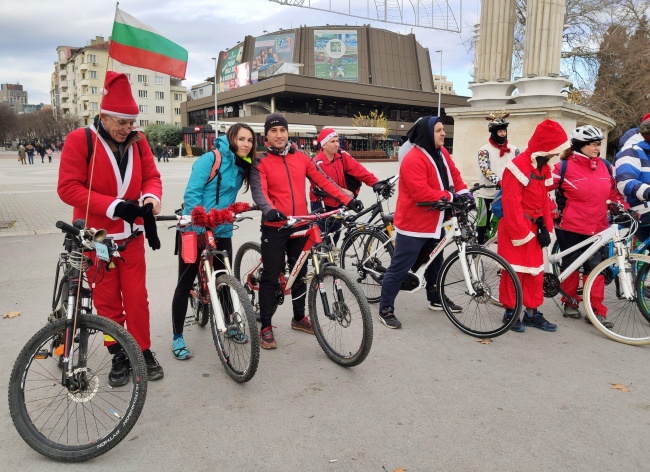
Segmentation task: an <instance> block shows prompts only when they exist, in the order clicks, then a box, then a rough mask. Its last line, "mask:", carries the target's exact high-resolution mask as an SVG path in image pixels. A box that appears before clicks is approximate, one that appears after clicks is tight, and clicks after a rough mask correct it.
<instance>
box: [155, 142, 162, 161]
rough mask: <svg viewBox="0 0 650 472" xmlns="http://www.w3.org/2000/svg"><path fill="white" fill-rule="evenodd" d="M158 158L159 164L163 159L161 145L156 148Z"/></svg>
mask: <svg viewBox="0 0 650 472" xmlns="http://www.w3.org/2000/svg"><path fill="white" fill-rule="evenodd" d="M156 157H157V158H158V162H160V159H162V157H163V147H162V144H160V143H158V145H157V146H156Z"/></svg>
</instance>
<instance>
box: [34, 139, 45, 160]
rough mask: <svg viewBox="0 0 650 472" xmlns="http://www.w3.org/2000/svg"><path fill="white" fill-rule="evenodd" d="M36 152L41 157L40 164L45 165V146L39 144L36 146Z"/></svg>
mask: <svg viewBox="0 0 650 472" xmlns="http://www.w3.org/2000/svg"><path fill="white" fill-rule="evenodd" d="M36 152H37V153H38V154H39V155H40V156H41V163H43V164H45V146H43V145H42V144H40V143H39V144H37V145H36Z"/></svg>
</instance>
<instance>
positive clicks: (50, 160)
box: [45, 147, 52, 163]
mask: <svg viewBox="0 0 650 472" xmlns="http://www.w3.org/2000/svg"><path fill="white" fill-rule="evenodd" d="M45 154H47V160H48V161H49V162H50V163H51V162H52V148H51V147H48V148H47V149H46V150H45Z"/></svg>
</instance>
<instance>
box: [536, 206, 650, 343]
mask: <svg viewBox="0 0 650 472" xmlns="http://www.w3.org/2000/svg"><path fill="white" fill-rule="evenodd" d="M608 208H609V210H610V215H612V219H613V221H612V222H613V224H612V225H611V226H610V227H608V228H606V229H604V230H603V231H601V232H600V233H597V234H595V235H593V236H592V237H590V238H588V239H586V240H584V241H583V242H581V243H579V244H576V245H574V246H572V247H570V248H568V249H565V250H564V251H559V252H557V253H550V254H549V255H548V259H547V261H546V262H545V269H544V296H545V297H549V298H552V297H555V296H556V295H557V294H558V293H561V294H562V295H563V296H564V297H565V298H566V299H567V300H568V302H569V303H570V304H572V305H574V306H578V304H579V302H578V300H575V299H573V298H571V297H569V296H568V295H567V294H566V293H565V292H564V291H563V290H562V288H561V287H560V284H561V283H562V281H564V280H566V278H567V277H569V275H571V274H572V273H573V272H575V271H576V270H580V268H581V267H582V265H583V264H584V263H585V262H586V261H587V260H588V259H589V258H590V257H591V256H592V255H593V254H595V253H596V252H597V251H599V250H601V249H602V248H604V247H607V246H608V245H609V243H610V242H612V243H613V246H614V252H613V254H614V255H613V256H612V257H609V258H608V259H605V260H604V261H602V262H601V263H600V264H598V265H597V266H596V267H595V268H594V269H593V270H592V271H591V272H590V273H589V276H588V277H587V280H586V281H585V283H584V287H583V303H584V308H585V313H586V315H587V317H588V319H589V321H590V322H591V324H593V325H594V326H595V327H596V328H597V329H598V331H600V332H601V333H603V334H604V335H605V336H607V337H608V338H610V339H613V340H615V341H618V342H621V343H625V344H633V345H642V344H650V312H649V311H648V307H647V304H646V303H645V301H644V294H645V293H648V287H647V286H646V283H647V282H646V279H647V277H646V275H647V271H648V267H649V266H648V264H650V256H647V255H644V254H638V253H634V252H632V251H631V250H630V244H629V240H630V239H631V238H632V236H633V235H634V233H635V232H636V230H637V228H638V220H637V217H636V215H635V214H634V212H629V211H625V210H624V209H623V206H622V205H620V204H616V203H612V202H608ZM619 225H622V226H626V227H627V228H622V229H621V228H619ZM581 249H582V250H583V251H584V252H583V253H582V254H581V255H580V256H579V257H578V258H577V259H576V260H575V261H574V262H573V263H572V264H571V265H570V266H569V267H567V268H566V269H565V270H564V271H560V272H559V273H558V275H556V274H555V272H554V269H553V266H555V267H556V269H555V270H557V267H559V261H560V260H561V259H562V257H563V256H566V255H567V254H570V253H572V252H575V251H577V250H581ZM635 268H640V269H639V274H638V275H637V276H636V277H635V275H634V273H635V270H636V269H635ZM600 276H602V277H603V278H604V285H605V290H604V299H603V304H604V305H605V306H606V307H607V308H608V312H607V316H606V317H605V318H602V319H599V318H598V317H597V316H596V315H597V314H598V313H597V311H596V310H595V309H594V307H593V306H592V301H591V291H592V289H593V286H594V283H595V282H596V279H597V278H598V277H600Z"/></svg>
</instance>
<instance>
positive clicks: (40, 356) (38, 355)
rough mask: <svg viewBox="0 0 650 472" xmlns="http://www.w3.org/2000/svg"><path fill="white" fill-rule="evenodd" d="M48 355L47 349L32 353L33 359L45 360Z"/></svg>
mask: <svg viewBox="0 0 650 472" xmlns="http://www.w3.org/2000/svg"><path fill="white" fill-rule="evenodd" d="M48 357H50V352H49V351H48V350H47V349H41V350H40V351H36V353H35V354H34V359H39V360H45V359H47V358H48Z"/></svg>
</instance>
